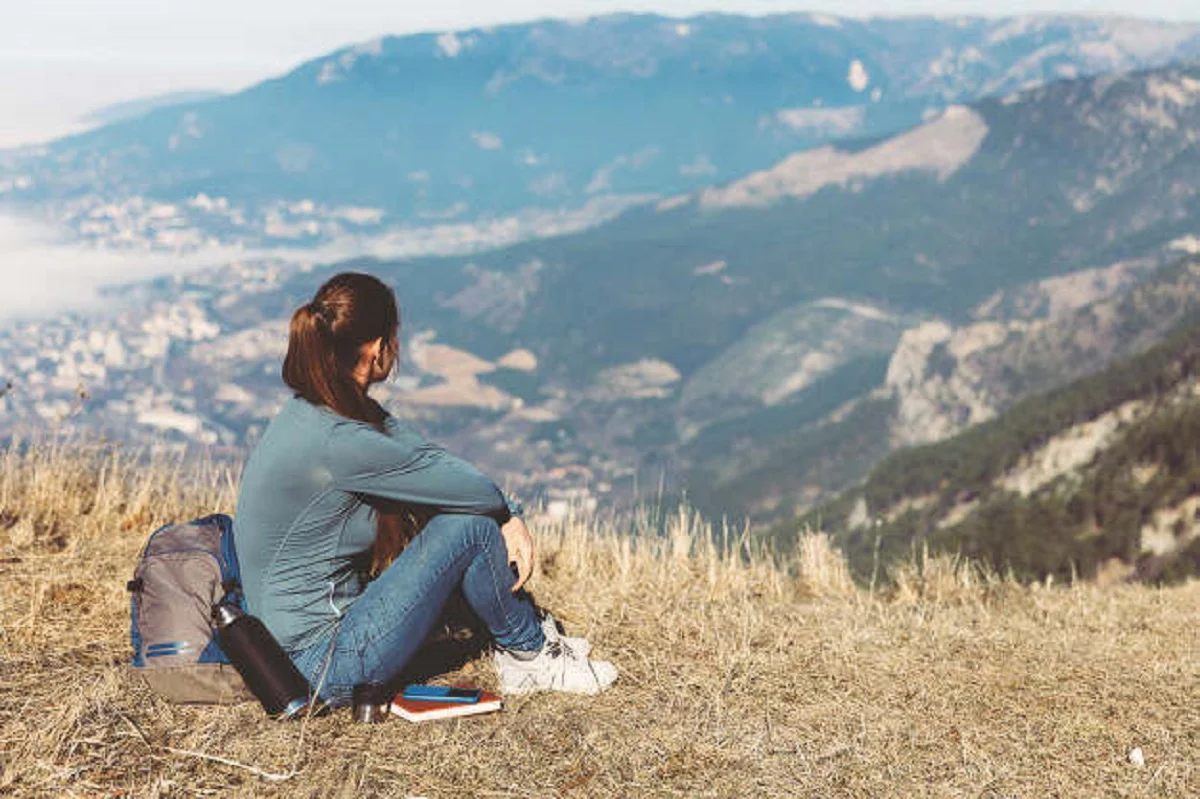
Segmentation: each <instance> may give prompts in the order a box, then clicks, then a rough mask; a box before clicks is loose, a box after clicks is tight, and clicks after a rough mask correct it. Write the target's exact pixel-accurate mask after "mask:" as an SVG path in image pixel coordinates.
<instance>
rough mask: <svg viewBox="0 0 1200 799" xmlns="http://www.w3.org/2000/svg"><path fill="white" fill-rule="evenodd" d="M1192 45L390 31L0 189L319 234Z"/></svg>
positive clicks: (128, 124)
mask: <svg viewBox="0 0 1200 799" xmlns="http://www.w3.org/2000/svg"><path fill="white" fill-rule="evenodd" d="M1195 57H1200V26H1196V25H1188V24H1180V23H1170V24H1168V23H1155V22H1146V21H1137V20H1122V19H1099V18H1075V17H1037V18H1009V19H980V18H967V17H961V18H946V19H935V18H896V19H887V18H884V19H868V20H852V19H839V18H833V17H825V16H819V15H818V16H814V15H807V14H795V15H781V16H771V17H766V18H749V17H738V16H724V15H707V16H701V17H696V18H692V19H687V20H679V19H668V18H663V17H655V16H637V15H617V16H605V17H595V18H591V19H589V20H585V21H580V22H556V21H546V22H539V23H534V24H524V25H513V26H505V27H499V28H493V29H478V30H469V31H460V32H447V33H442V34H436V35H435V34H427V35H416V36H404V37H384V38H381V39H377V40H374V41H371V42H365V43H362V44H358V45H355V46H352V47H347V48H344V49H341V50H339V51H336V52H334V53H330V54H328V55H326V56H322V57H320V58H317V59H314V60H312V61H310V62H307V63H305V64H302V65H300V66H299V67H297V68H296V69H294V70H292V71H291V72H289V73H287V74H285V75H282V76H279V77H278V78H275V79H271V80H268V81H265V82H263V83H261V84H259V85H257V86H254V87H251V88H250V89H248V90H246V91H243V92H239V93H236V94H233V95H229V96H220V97H215V98H207V99H203V100H201V101H199V102H182V103H172V104H171V105H170V106H169V107H159V108H154V107H152V106H151V107H150V110H149V111H147V112H146V113H144V114H141V115H136V114H135V115H134V116H132V117H130V118H126V117H127V112H128V111H129V110H130V109H122V110H121V113H120V114H119V115H118V117H117V118H116V119H115V121H114V123H113V124H109V125H106V126H104V127H101V128H99V129H96V130H92V131H89V132H86V133H83V134H80V135H76V136H71V137H68V138H66V139H63V140H60V141H57V142H53V143H50V144H48V145H46V146H44V147H35V148H29V149H26V150H23V151H17V152H12V153H9V154H7V155H2V156H0V203H3V204H5V205H12V206H14V207H17V208H20V209H24V210H31V209H32V210H37V211H40V212H42V213H44V214H46V215H48V216H50V217H52V218H53V219H54V220H55V221H57V222H59V223H63V224H66V225H67V226H69V227H71V228H72V229H73V230H74V231H75V232H76V233H77V234H81V235H83V236H84V237H85V238H88V239H92V240H96V241H100V242H105V243H109V244H113V243H116V244H120V243H124V244H125V245H128V244H130V243H134V242H131V241H130V239H131V238H135V239H136V238H137V235H138V234H141V235H143V236H144V235H145V234H146V232H147V231H158V232H162V233H163V234H164V235H163V236H162V237H160V238H156V239H152V241H153V242H154V243H156V244H158V245H160V246H165V247H168V248H170V247H175V248H180V247H195V246H199V245H201V244H203V243H205V242H209V241H212V240H221V241H225V242H242V243H247V242H249V243H259V244H262V243H267V244H279V243H288V244H292V245H313V244H316V243H321V242H328V241H331V240H337V239H339V238H346V237H356V236H357V237H361V236H367V235H378V234H380V233H381V232H383V231H394V230H402V229H405V228H407V227H409V226H414V225H417V226H428V225H437V224H445V223H448V222H458V223H463V222H472V221H478V220H481V219H491V218H497V217H505V216H510V215H513V214H519V213H521V212H523V211H528V210H529V209H560V208H579V207H581V206H587V205H588V204H589V203H591V204H596V203H599V202H601V201H602V200H604V199H606V198H608V199H610V200H611V198H624V199H625V200H627V201H632V200H634V199H637V198H642V197H645V196H647V195H661V196H670V195H673V194H676V193H680V192H686V191H694V190H698V189H701V188H704V187H708V186H711V185H719V184H721V183H725V182H728V181H731V180H734V179H736V178H738V177H741V176H742V175H744V174H746V173H749V172H752V171H754V170H758V169H762V168H765V167H767V166H769V165H771V164H773V163H775V162H777V161H778V160H780V159H782V158H783V157H785V156H786V155H788V154H790V153H792V152H795V151H797V150H802V149H807V148H811V147H814V146H818V145H821V144H825V143H828V142H831V141H835V140H842V139H850V138H855V139H870V138H878V137H881V136H885V135H888V134H890V133H894V132H897V131H900V130H905V129H908V128H911V127H912V126H914V125H916V124H918V123H919V122H921V121H922V120H923V119H927V118H929V116H931V115H935V114H937V113H938V112H939V111H940V110H942V109H944V108H946V107H947V106H949V105H953V104H956V103H963V102H971V101H974V100H978V99H980V98H982V97H985V96H1000V95H1005V94H1008V93H1010V92H1013V91H1017V90H1021V89H1025V88H1029V87H1031V86H1036V85H1040V84H1042V83H1045V82H1047V81H1051V80H1055V79H1062V78H1074V77H1079V76H1086V75H1092V74H1102V73H1103V74H1108V73H1113V72H1121V71H1129V70H1133V69H1139V68H1145V67H1152V66H1159V65H1163V64H1166V63H1168V62H1172V61H1178V60H1186V59H1189V58H1195ZM184 99H186V98H184ZM131 228H132V229H133V231H132V233H131V232H130V229H131Z"/></svg>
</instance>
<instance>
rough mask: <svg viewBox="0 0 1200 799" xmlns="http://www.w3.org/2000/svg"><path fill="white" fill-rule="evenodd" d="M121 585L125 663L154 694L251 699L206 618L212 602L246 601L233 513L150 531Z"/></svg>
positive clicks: (178, 698) (189, 699) (195, 699)
mask: <svg viewBox="0 0 1200 799" xmlns="http://www.w3.org/2000/svg"><path fill="white" fill-rule="evenodd" d="M127 588H128V589H129V593H130V612H131V619H130V629H129V638H130V643H132V644H133V660H132V664H131V665H132V668H133V671H134V672H135V673H137V674H140V675H141V676H142V677H143V678H145V680H146V683H147V684H148V685H149V686H150V688H151V689H152V690H153V691H154V692H155V693H156V694H158V695H159V696H161V697H162V698H164V699H166V700H168V701H171V702H182V703H205V704H208V703H216V704H227V703H231V702H241V701H245V700H248V699H253V698H254V697H253V696H252V695H251V693H250V691H249V690H248V689H247V688H246V685H245V683H244V682H243V681H242V678H241V676H240V675H239V674H238V673H237V671H236V670H235V669H234V667H233V665H232V664H231V663H230V662H229V658H228V657H226V655H225V653H224V652H222V651H221V647H220V646H219V645H218V644H217V638H216V634H215V631H214V629H213V623H212V607H213V605H215V604H216V603H218V602H221V601H228V602H233V603H234V604H236V605H237V606H238V607H240V608H241V609H242V610H245V607H246V603H245V599H244V598H243V597H242V585H241V573H240V571H239V570H238V562H237V553H236V552H235V551H234V548H233V520H232V519H230V518H229V517H228V516H225V515H223V514H219V513H218V514H213V515H212V516H205V517H204V518H202V519H196V520H194V521H190V522H186V523H182V524H167V525H164V526H163V527H160V528H159V529H157V530H155V531H154V532H153V533H152V534H151V535H150V540H149V541H147V542H146V546H145V548H144V549H143V550H142V555H141V558H140V559H139V560H138V565H137V568H136V569H135V570H134V573H133V579H132V580H130V581H129V583H128V585H127Z"/></svg>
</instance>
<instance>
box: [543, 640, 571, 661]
mask: <svg viewBox="0 0 1200 799" xmlns="http://www.w3.org/2000/svg"><path fill="white" fill-rule="evenodd" d="M546 654H547V655H549V656H550V657H552V658H557V657H561V656H563V655H566V656H567V657H574V656H575V651H574V650H573V649H571V647H570V646H568V645H567V644H566V643H564V642H563V641H561V640H554V641H547V642H546Z"/></svg>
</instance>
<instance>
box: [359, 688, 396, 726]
mask: <svg viewBox="0 0 1200 799" xmlns="http://www.w3.org/2000/svg"><path fill="white" fill-rule="evenodd" d="M353 701H354V720H355V721H359V722H362V723H364V724H377V723H379V722H381V721H383V720H384V719H386V718H387V705H388V696H387V686H386V685H384V684H383V683H381V682H360V683H358V684H357V685H355V686H354V693H353Z"/></svg>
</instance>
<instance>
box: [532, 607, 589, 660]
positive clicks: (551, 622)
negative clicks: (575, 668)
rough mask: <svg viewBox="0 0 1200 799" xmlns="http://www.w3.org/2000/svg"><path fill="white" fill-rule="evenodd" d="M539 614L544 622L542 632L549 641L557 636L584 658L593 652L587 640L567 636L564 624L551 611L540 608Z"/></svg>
mask: <svg viewBox="0 0 1200 799" xmlns="http://www.w3.org/2000/svg"><path fill="white" fill-rule="evenodd" d="M537 613H538V618H540V619H541V620H542V632H543V633H545V635H546V639H547V640H549V639H550V638H551V637H552V636H555V637H557V638H558V639H559V640H560V641H562V642H563V643H564V644H566V645H567V646H569V647H571V651H572V652H574V653H575V654H576V655H582V656H583V657H587V656H588V653H589V652H591V651H592V645H591V644H589V643H588V640H587V639H586V638H574V637H572V636H570V635H566V634H565V633H564V632H563V626H562V622H560V621H559V620H558V619H556V618H554V614H552V613H551V612H550V611H548V610H542V609H541V608H539V609H538V612H537Z"/></svg>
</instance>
